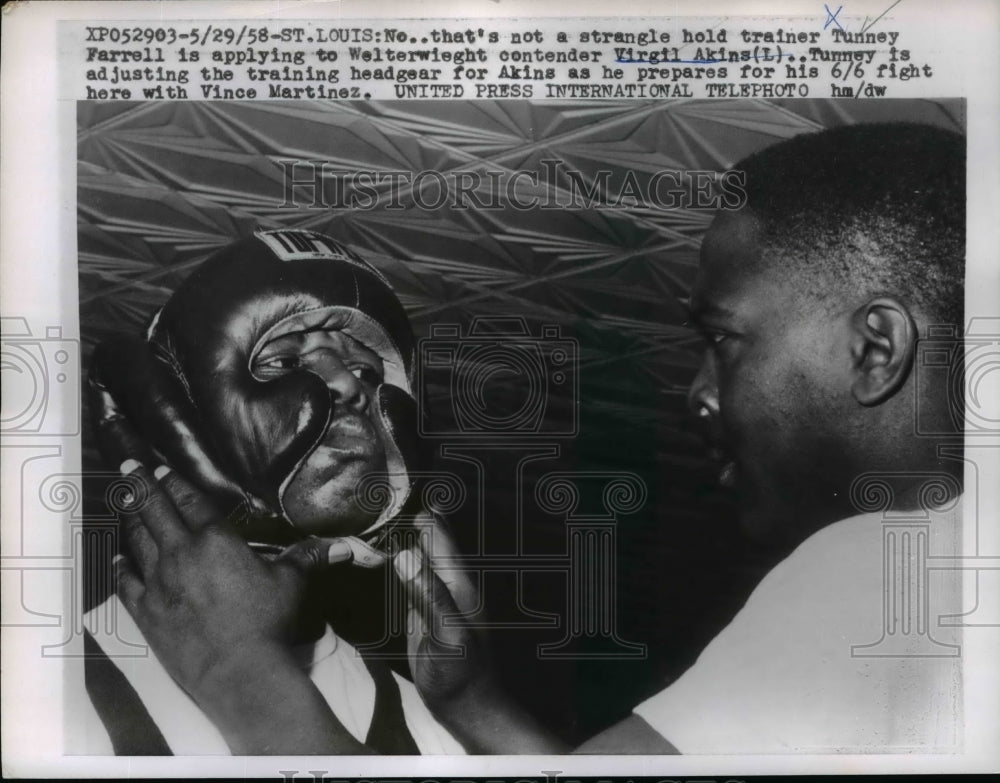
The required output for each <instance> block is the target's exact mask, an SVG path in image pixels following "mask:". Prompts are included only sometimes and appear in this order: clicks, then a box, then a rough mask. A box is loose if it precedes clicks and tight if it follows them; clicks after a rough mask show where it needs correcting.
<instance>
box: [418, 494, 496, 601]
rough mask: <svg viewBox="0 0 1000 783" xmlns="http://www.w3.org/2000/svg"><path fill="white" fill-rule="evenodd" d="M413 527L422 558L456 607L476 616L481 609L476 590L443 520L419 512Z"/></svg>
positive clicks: (424, 512)
mask: <svg viewBox="0 0 1000 783" xmlns="http://www.w3.org/2000/svg"><path fill="white" fill-rule="evenodd" d="M414 526H415V527H416V528H417V529H418V530H419V531H420V537H419V541H420V548H421V550H423V556H424V558H425V559H428V560H430V562H432V563H434V572H435V573H436V574H437V575H438V577H440V579H441V581H442V582H444V583H445V585H447V587H448V591H449V592H450V593H451V597H452V598H453V599H454V601H455V604H456V606H458V608H459V609H460V610H461V611H462V612H464V613H466V614H475V613H477V612H478V611H479V610H480V609H481V608H482V607H481V606H480V596H479V590H478V589H477V588H476V585H475V584H474V583H473V581H472V579H471V578H470V577H469V572H468V571H467V570H466V568H465V567H464V566H463V565H462V557H461V555H460V554H459V553H458V547H457V546H455V540H454V539H453V538H452V536H451V533H450V532H449V530H448V525H447V523H446V522H445V520H444V519H443V518H442V517H440V516H438V515H434V514H431V513H430V512H427V511H421V512H420V513H419V514H417V516H416V518H415V519H414Z"/></svg>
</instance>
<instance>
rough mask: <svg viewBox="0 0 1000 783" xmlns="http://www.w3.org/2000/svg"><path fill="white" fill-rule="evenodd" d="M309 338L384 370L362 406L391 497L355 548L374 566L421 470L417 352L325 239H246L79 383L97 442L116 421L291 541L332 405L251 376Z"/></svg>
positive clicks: (364, 279) (380, 292) (215, 259)
mask: <svg viewBox="0 0 1000 783" xmlns="http://www.w3.org/2000/svg"><path fill="white" fill-rule="evenodd" d="M313 330H335V331H340V332H343V333H345V334H347V335H349V336H350V337H352V338H353V339H355V340H356V341H358V342H359V343H361V344H363V345H364V346H366V347H367V348H369V349H370V350H371V351H373V352H374V353H376V354H377V355H378V356H379V358H381V360H382V363H383V369H384V381H383V383H382V384H381V385H380V386H379V387H378V388H377V389H376V390H375V394H374V396H373V399H372V401H371V403H370V404H371V406H373V410H372V414H373V418H374V419H375V420H376V425H377V429H379V430H381V432H382V434H383V440H384V445H385V451H386V463H387V472H388V481H389V484H390V487H391V491H390V492H389V493H388V494H389V502H388V505H387V506H386V507H385V508H384V509H383V510H382V512H381V514H380V515H379V516H378V518H377V520H376V521H375V522H374V523H373V524H372V525H371V526H370V527H369V528H368V529H367V530H365V531H364V532H363V533H362V534H361V537H360V539H359V540H357V541H356V543H354V546H355V547H357V549H356V552H355V555H356V559H357V560H358V562H360V563H362V564H370V565H374V564H376V563H375V562H370V561H373V560H374V559H376V558H375V555H378V554H379V553H378V552H377V550H375V549H372V548H371V546H370V544H371V543H372V542H375V543H378V542H380V541H381V540H382V539H383V538H384V532H385V531H386V529H387V527H386V526H387V523H388V522H389V521H390V520H391V519H393V518H394V517H396V516H397V515H398V514H399V513H400V511H401V509H402V508H403V506H404V504H406V502H407V499H408V498H409V496H410V494H411V490H412V487H411V486H410V484H411V482H410V473H412V472H413V471H414V470H415V469H416V465H417V463H418V461H419V459H420V454H419V440H418V437H417V431H418V427H417V415H418V414H417V407H416V401H415V398H414V392H413V383H414V371H415V367H414V360H415V345H414V338H413V332H412V330H411V328H410V323H409V319H408V318H407V316H406V313H405V311H404V310H403V307H402V305H401V304H400V302H399V299H398V298H397V297H396V295H395V293H394V292H393V290H392V287H391V286H390V285H389V282H388V281H387V280H386V279H385V277H383V276H382V274H381V273H380V272H378V270H376V269H375V268H374V267H372V266H371V265H370V264H368V263H367V262H365V261H364V260H363V259H362V258H361V257H360V256H358V255H357V254H356V253H354V252H353V251H351V250H349V249H348V248H346V247H344V246H343V245H341V244H340V243H338V242H336V241H335V240H333V239H331V238H330V237H327V236H324V235H322V234H317V233H315V232H312V231H301V230H293V229H279V230H275V231H257V232H255V233H254V235H253V236H252V237H250V238H247V239H244V240H241V241H239V242H236V243H234V244H232V245H229V246H228V247H226V248H224V249H223V250H221V251H220V252H218V253H216V254H215V255H213V256H212V257H211V258H209V259H208V260H207V261H205V262H204V263H203V264H202V265H201V266H200V267H198V269H197V270H196V271H195V272H194V273H192V274H191V276H190V277H188V278H187V279H186V280H185V281H184V282H183V284H182V285H181V286H180V287H179V288H178V289H177V290H176V292H175V293H174V294H173V296H171V298H170V300H169V301H168V302H167V303H166V305H164V306H163V308H162V309H161V310H160V311H159V312H158V313H157V314H156V315H155V316H154V318H153V320H152V323H151V324H150V326H149V328H148V330H147V333H146V339H145V340H144V341H143V340H138V339H132V340H118V341H115V342H114V343H102V344H101V345H100V346H98V349H97V351H96V352H95V355H94V359H93V363H92V370H91V377H90V387H91V392H92V401H93V402H94V403H95V410H96V411H97V423H98V429H99V431H103V430H104V429H105V428H106V427H107V426H108V425H109V424H110V423H111V422H113V421H115V419H117V418H120V417H121V416H122V415H124V416H125V417H127V418H128V419H129V420H130V421H131V423H132V424H133V425H134V426H135V427H136V428H137V429H138V430H139V431H140V432H141V433H142V434H143V436H144V437H146V438H147V439H148V440H149V442H150V444H151V445H152V446H153V448H155V449H156V451H158V452H160V453H161V454H162V456H163V457H164V458H165V459H166V460H167V461H168V462H170V463H171V464H173V465H174V467H176V468H177V469H178V470H179V471H180V472H181V473H183V474H185V475H187V476H188V477H189V478H191V479H193V480H194V481H195V482H196V483H198V484H200V485H201V486H202V487H204V488H205V489H207V490H209V491H213V492H216V493H218V494H222V495H224V496H226V497H231V498H238V499H239V500H240V502H241V503H242V504H243V506H244V508H245V509H246V510H247V511H248V512H251V513H253V514H262V513H263V514H267V513H270V514H273V515H275V516H279V517H282V518H284V519H285V520H287V521H288V522H289V523H290V524H291V525H292V526H293V527H294V526H295V519H293V518H290V517H289V514H288V512H287V510H286V508H285V504H284V495H285V492H286V490H287V489H288V486H289V485H290V484H291V482H292V480H293V479H294V477H295V475H296V473H297V472H298V470H299V468H300V467H301V465H302V464H303V463H304V462H305V461H306V459H307V458H308V457H309V455H310V454H311V453H312V452H313V451H314V450H315V449H316V448H317V446H318V445H319V443H320V441H321V440H322V438H323V436H324V434H325V433H326V430H327V427H328V425H329V422H330V420H331V415H332V413H333V407H334V403H333V400H332V398H331V394H330V391H329V389H328V388H327V386H326V383H325V382H324V381H323V379H322V378H320V377H319V376H318V375H316V374H315V373H313V372H312V371H311V370H309V369H301V370H291V371H289V372H287V373H286V374H283V375H281V376H279V377H276V378H269V379H266V380H263V379H261V378H258V377H257V376H256V375H255V374H254V372H253V364H254V360H255V358H256V356H257V354H258V353H259V352H260V351H261V350H262V349H263V347H264V346H265V345H266V344H267V343H268V342H270V341H272V340H274V339H276V338H278V337H281V336H283V335H286V334H292V333H295V332H303V331H313ZM102 440H105V442H106V439H102ZM379 559H380V558H379Z"/></svg>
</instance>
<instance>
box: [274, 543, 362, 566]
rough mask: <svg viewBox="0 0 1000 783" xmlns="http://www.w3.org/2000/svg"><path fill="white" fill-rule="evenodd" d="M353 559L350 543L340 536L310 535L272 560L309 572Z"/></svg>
mask: <svg viewBox="0 0 1000 783" xmlns="http://www.w3.org/2000/svg"><path fill="white" fill-rule="evenodd" d="M353 559H354V552H353V550H352V549H351V546H350V544H348V543H347V542H346V541H344V540H343V539H342V538H318V537H310V538H306V539H303V540H302V541H297V542H296V543H294V544H292V545H291V546H290V547H288V548H287V549H285V550H284V551H283V552H282V553H281V554H280V555H278V556H277V557H276V558H275V559H274V562H276V563H288V564H290V565H293V566H295V567H296V568H297V569H299V570H300V571H302V572H303V573H309V572H311V571H319V570H322V569H323V568H327V567H328V566H331V565H336V564H337V563H349V562H351V560H353Z"/></svg>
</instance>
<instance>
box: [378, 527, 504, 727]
mask: <svg viewBox="0 0 1000 783" xmlns="http://www.w3.org/2000/svg"><path fill="white" fill-rule="evenodd" d="M416 527H417V530H418V531H419V537H418V545H417V546H415V547H413V548H410V549H404V550H402V551H401V552H400V553H398V554H397V555H396V557H395V558H394V560H393V565H394V567H395V569H396V574H397V575H398V576H399V579H400V581H401V582H402V584H403V586H404V589H405V590H406V597H407V602H408V604H409V614H408V618H407V654H408V657H409V660H410V673H411V674H412V675H413V681H414V683H415V684H416V686H417V690H418V691H419V692H420V695H421V697H422V698H423V700H424V702H425V703H426V704H427V706H428V707H430V709H431V710H432V711H433V712H435V713H436V714H438V716H439V717H441V718H442V719H443V720H445V721H446V722H451V721H450V720H449V718H450V717H451V715H452V713H454V714H455V717H456V719H458V720H461V718H462V712H463V711H464V706H465V704H466V703H467V702H469V701H470V700H475V699H476V698H477V697H479V696H481V695H482V694H484V693H485V692H486V691H487V690H490V689H494V688H495V684H496V683H495V680H496V678H495V676H494V671H493V667H492V665H491V663H490V660H489V655H488V649H487V645H486V644H485V640H484V638H483V637H482V634H480V633H477V631H476V630H475V629H474V628H471V627H470V626H469V624H468V622H467V620H466V618H467V617H468V616H469V615H472V614H473V613H475V612H476V611H477V610H479V608H480V607H479V595H478V592H477V591H476V589H475V588H474V587H473V585H472V583H471V581H470V580H469V578H468V576H467V574H466V573H465V572H464V571H463V570H462V568H461V563H460V562H459V558H458V555H457V552H456V550H455V546H454V544H453V542H452V541H451V538H450V537H449V536H448V534H447V532H446V530H445V529H444V527H443V526H442V525H441V524H440V523H438V522H437V521H436V520H435V519H434V518H433V516H432V515H430V514H428V513H424V514H422V515H420V516H419V517H418V518H417V520H416Z"/></svg>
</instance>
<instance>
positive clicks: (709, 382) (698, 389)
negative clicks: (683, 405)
mask: <svg viewBox="0 0 1000 783" xmlns="http://www.w3.org/2000/svg"><path fill="white" fill-rule="evenodd" d="M687 399H688V408H689V409H690V411H691V413H692V414H693V415H694V416H695V417H696V418H698V419H700V420H704V424H705V428H706V431H709V430H710V429H711V428H712V425H713V423H714V422H715V421H717V420H718V417H719V386H718V381H717V379H716V370H715V357H714V355H713V354H712V352H711V351H706V352H705V356H704V358H702V361H701V367H700V368H699V369H698V374H697V375H696V376H695V378H694V381H692V382H691V388H690V389H688V398H687Z"/></svg>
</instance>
